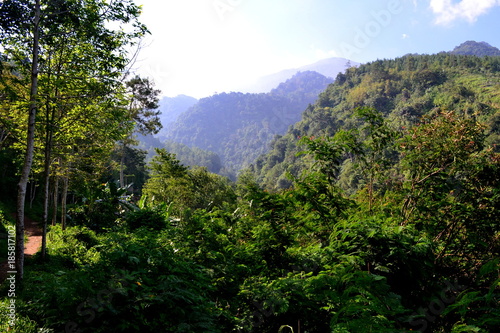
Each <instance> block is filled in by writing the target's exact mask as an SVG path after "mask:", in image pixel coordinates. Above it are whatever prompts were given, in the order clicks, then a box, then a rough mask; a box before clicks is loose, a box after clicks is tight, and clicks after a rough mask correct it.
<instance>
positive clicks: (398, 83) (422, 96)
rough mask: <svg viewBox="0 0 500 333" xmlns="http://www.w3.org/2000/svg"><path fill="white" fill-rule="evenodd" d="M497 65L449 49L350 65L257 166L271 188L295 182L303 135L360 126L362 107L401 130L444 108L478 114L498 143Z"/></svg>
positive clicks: (349, 179)
mask: <svg viewBox="0 0 500 333" xmlns="http://www.w3.org/2000/svg"><path fill="white" fill-rule="evenodd" d="M499 70H500V58H477V57H473V56H462V55H454V54H449V53H440V54H437V55H420V56H419V55H417V56H415V55H408V56H405V57H401V58H398V59H394V60H385V61H375V62H372V63H369V64H365V65H361V66H360V67H359V68H350V69H349V70H347V71H346V73H345V74H339V75H338V76H337V79H336V80H335V82H334V83H333V84H332V85H330V86H329V87H328V88H327V89H326V91H325V92H323V93H322V94H321V95H320V97H319V98H318V100H317V102H316V103H315V104H314V105H312V106H309V107H308V108H307V109H306V111H305V112H304V113H303V115H302V119H301V121H300V122H298V123H297V124H295V125H294V126H293V127H292V128H291V129H289V131H288V132H287V133H286V134H285V135H284V136H282V137H279V138H276V139H275V140H274V141H273V142H272V144H271V148H270V152H269V153H268V154H266V155H263V156H261V157H259V159H258V160H257V161H256V163H254V164H253V165H252V167H251V170H252V171H253V172H255V173H256V175H257V177H258V179H259V181H260V182H261V183H262V184H263V185H264V186H265V187H266V188H269V189H278V188H286V187H288V186H290V185H291V181H290V180H289V177H288V176H287V175H288V173H289V172H290V173H292V174H293V175H296V176H297V175H299V174H300V172H301V170H304V169H305V168H306V166H307V165H308V164H307V162H306V161H305V160H304V159H300V158H299V157H297V153H298V152H299V151H301V150H303V149H304V147H303V146H300V145H299V144H298V141H299V138H300V137H304V136H315V137H318V136H322V135H327V136H333V135H334V134H335V133H336V132H337V131H339V130H340V129H344V130H349V129H354V128H359V127H360V126H362V122H360V120H359V119H356V118H355V117H354V116H353V110H354V109H355V108H358V107H364V106H366V107H372V108H375V109H376V110H378V111H380V112H381V113H382V114H383V115H384V117H385V119H386V120H387V121H389V122H390V125H391V127H392V128H394V129H396V130H399V131H402V129H403V128H409V127H410V126H412V125H415V124H417V123H418V122H419V121H420V120H421V119H422V117H423V116H425V115H428V114H434V113H436V112H437V111H438V110H455V111H456V112H459V113H460V114H463V115H469V116H471V115H474V116H476V117H478V119H480V120H481V121H483V122H485V124H486V132H485V133H486V135H487V138H486V142H487V143H488V144H490V145H493V144H496V143H499V141H500V140H499V139H500V136H499V133H500V111H499V110H500V84H499V83H498V82H500V73H499ZM496 149H497V150H498V148H496ZM342 170H343V173H341V175H340V178H341V179H342V180H343V184H344V187H345V188H347V189H349V188H350V190H351V191H353V190H355V188H356V186H357V184H356V181H355V179H356V177H357V176H356V171H355V170H354V171H353V165H352V164H349V163H346V164H345V165H344V166H343V169H342Z"/></svg>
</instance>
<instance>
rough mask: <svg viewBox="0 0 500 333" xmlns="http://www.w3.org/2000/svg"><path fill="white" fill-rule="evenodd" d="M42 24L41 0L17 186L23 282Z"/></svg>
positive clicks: (18, 249)
mask: <svg viewBox="0 0 500 333" xmlns="http://www.w3.org/2000/svg"><path fill="white" fill-rule="evenodd" d="M39 23H40V0H36V2H35V19H34V21H33V50H32V59H31V60H32V64H31V89H30V108H29V115H28V133H27V141H26V155H25V158H24V165H23V169H22V171H21V178H20V180H19V184H18V185H17V219H16V271H17V278H18V280H19V281H22V279H23V277H24V205H25V201H26V187H27V185H28V180H29V175H30V172H31V165H32V164H33V153H34V147H35V120H36V111H37V94H38V43H39V38H40V34H39Z"/></svg>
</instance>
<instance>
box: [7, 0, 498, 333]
mask: <svg viewBox="0 0 500 333" xmlns="http://www.w3.org/2000/svg"><path fill="white" fill-rule="evenodd" d="M140 12H141V8H140V7H138V6H136V5H134V4H133V3H132V2H130V1H125V0H122V1H120V0H117V1H104V0H93V1H81V0H74V1H73V0H72V1H47V2H44V3H43V6H42V5H41V2H40V1H38V0H36V1H34V2H33V1H24V0H8V1H7V0H5V1H2V2H0V45H1V46H2V51H4V54H3V55H2V58H1V62H0V64H1V67H0V69H1V71H0V88H1V90H0V175H1V177H0V186H1V191H0V258H1V265H0V277H1V278H2V280H1V285H0V292H1V294H0V331H1V332H15V333H42V332H43V333H56V332H57V333H60V332H64V333H70V332H71V333H75V332H81V333H108V332H116V333H119V332H122V333H132V332H141V333H143V332H172V333H174V332H175V333H199V332H203V333H227V332H252V333H280V332H281V333H285V332H287V333H288V332H292V333H295V332H303V333H304V332H307V333H323V332H333V333H358V332H363V333H364V332H386V333H393V332H415V331H419V332H451V333H465V332H471V333H472V332H479V333H489V332H499V331H500V307H499V304H500V224H499V221H500V152H499V151H500V147H499V146H498V143H499V141H500V133H499V131H500V114H499V109H500V77H499V75H500V74H499V71H500V58H498V57H483V58H479V57H475V56H462V55H453V54H449V53H442V54H437V55H428V56H424V55H422V56H414V55H408V56H405V57H402V58H397V59H394V60H384V61H376V62H372V63H369V64H366V65H363V66H360V67H359V68H350V69H348V70H347V71H346V73H345V74H339V75H338V76H337V79H336V80H335V82H334V83H333V84H330V85H329V86H328V88H327V89H326V90H324V92H323V93H322V94H321V95H320V97H319V99H317V101H316V102H315V103H314V105H310V106H309V107H307V108H306V106H307V104H308V103H309V101H310V100H311V99H315V96H316V94H317V93H318V92H319V90H321V89H324V87H325V86H326V84H327V83H328V82H329V80H328V79H326V78H325V77H323V76H320V75H319V74H316V73H301V74H299V75H297V76H296V77H295V78H293V79H292V80H290V81H287V82H285V83H284V84H282V85H280V86H279V87H277V88H276V89H274V90H273V91H271V92H270V93H269V94H257V95H252V94H239V93H230V94H219V95H216V96H213V97H210V98H206V99H202V100H200V101H199V103H198V104H197V105H195V106H193V107H192V108H191V109H190V111H189V112H187V113H185V114H184V116H182V117H181V118H182V119H181V120H180V121H179V123H178V125H176V126H177V128H176V130H175V132H174V134H175V135H174V136H175V137H176V138H178V139H179V140H180V141H181V142H183V141H182V140H184V142H186V143H189V144H192V145H198V146H201V147H203V148H206V149H211V150H212V152H211V153H206V152H205V153H202V152H201V151H200V150H198V149H190V148H186V146H184V145H182V144H179V143H175V144H174V143H169V144H168V148H169V149H170V150H167V149H158V148H157V149H155V156H154V157H152V159H151V161H150V162H149V163H147V162H146V154H147V152H145V151H142V150H140V149H138V148H137V147H136V146H135V142H136V141H135V139H134V136H135V134H136V133H140V134H141V135H147V134H151V133H158V131H159V130H160V127H161V126H160V123H159V111H158V102H159V98H158V96H159V93H160V92H159V91H158V90H157V89H156V88H155V87H154V85H153V83H152V82H151V81H150V80H149V79H145V78H141V77H139V76H130V75H127V74H128V71H127V69H128V67H127V64H129V62H130V60H131V59H130V55H128V53H127V51H126V50H127V49H129V48H130V47H131V46H133V45H136V43H137V42H138V41H137V40H138V39H139V38H140V37H143V36H144V35H145V34H147V33H148V30H147V29H146V27H145V26H144V25H142V24H141V23H140V22H139V21H138V16H139V14H140ZM118 26H120V27H123V26H128V27H130V28H131V30H130V31H129V32H125V31H124V30H122V29H121V28H120V29H119V30H118V31H115V30H113V29H112V27H118ZM321 87H323V88H321ZM304 108H305V110H306V111H305V112H304V113H303V114H302V120H301V121H299V122H298V123H296V124H294V125H293V126H291V127H290V128H289V130H288V132H286V130H287V128H288V123H289V122H293V121H295V120H294V119H295V117H299V115H300V112H301V111H302V110H303V109H304ZM180 124H182V125H183V127H182V128H181V126H180ZM280 132H281V133H285V132H286V134H284V135H283V136H281V137H278V138H276V139H275V140H274V141H273V145H272V150H271V151H270V152H269V153H268V154H266V155H263V156H262V157H261V158H260V159H259V160H258V161H257V162H256V164H255V165H254V166H253V167H251V168H249V169H248V170H246V171H245V172H242V173H241V174H240V175H239V177H238V179H237V181H236V182H233V181H231V180H230V179H228V178H227V177H224V176H221V175H218V174H215V173H213V172H211V171H217V169H219V172H220V168H221V167H222V163H221V160H220V159H219V157H218V155H217V154H215V152H219V153H220V155H221V156H223V161H222V162H224V163H228V164H229V165H230V166H232V167H235V168H236V167H238V166H240V165H245V164H246V163H249V162H250V161H251V160H252V159H253V157H254V156H255V155H254V154H256V153H259V152H262V151H264V149H263V148H262V147H263V145H264V144H265V143H266V142H267V141H268V140H269V139H270V138H271V137H272V136H273V135H274V134H275V133H280ZM181 134H182V135H181ZM187 135H189V137H187ZM231 142H235V144H232V143H231ZM156 143H157V142H156ZM156 143H154V142H152V143H151V145H154V144H156ZM174 150H177V151H179V152H181V153H182V154H183V155H185V156H187V157H188V159H189V158H191V161H190V163H193V164H194V163H197V162H196V161H199V160H203V161H204V162H205V163H207V165H210V168H211V170H208V169H207V168H206V167H199V166H195V165H192V166H187V165H184V164H183V163H181V162H180V161H179V160H178V159H177V158H176V155H175V154H174V153H172V151H174ZM264 187H266V188H264ZM16 196H17V200H14V199H13V198H15V197H16ZM25 217H26V218H25ZM28 218H29V220H30V223H29V226H30V228H29V231H30V233H25V231H28V229H26V228H25V221H27V220H28ZM37 222H38V224H37ZM40 238H41V239H40ZM25 239H26V240H27V241H28V242H31V241H32V240H34V239H38V240H39V241H40V242H41V246H40V251H39V252H38V253H36V254H34V255H33V253H32V252H29V253H28V252H25V251H24V245H25ZM25 254H27V255H26V256H25Z"/></svg>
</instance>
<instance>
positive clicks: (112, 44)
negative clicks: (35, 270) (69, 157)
mask: <svg viewBox="0 0 500 333" xmlns="http://www.w3.org/2000/svg"><path fill="white" fill-rule="evenodd" d="M139 14H140V8H139V7H138V6H136V5H135V4H133V2H132V1H131V0H120V1H111V2H108V1H104V0H69V1H60V0H46V1H42V0H36V1H35V2H34V3H33V1H30V0H6V1H3V2H2V3H1V4H0V27H1V40H0V42H1V43H2V45H3V46H4V49H5V53H6V55H7V57H9V61H11V62H14V63H16V66H17V69H18V71H19V73H20V75H26V73H27V72H26V70H25V68H26V63H28V64H29V65H30V71H29V74H30V77H31V82H30V84H29V86H30V93H29V117H28V128H27V134H26V148H25V161H24V166H23V168H22V172H21V178H20V181H19V184H18V198H17V223H16V225H17V227H16V230H17V245H16V259H17V260H16V268H17V272H18V278H19V279H20V280H22V278H23V265H24V242H23V238H24V204H25V197H26V187H27V184H28V180H29V175H30V172H31V167H32V163H33V152H34V147H35V126H36V113H37V110H38V108H39V107H40V105H42V104H43V103H42V98H43V96H40V95H39V92H38V80H39V76H40V75H41V74H42V72H43V74H46V73H47V72H44V71H46V70H48V71H49V72H50V70H51V68H50V66H46V64H50V61H48V59H49V57H50V56H51V55H53V54H52V52H50V51H51V50H54V49H57V48H58V47H60V44H59V42H60V40H61V39H66V40H72V41H73V42H74V44H73V45H71V47H73V48H74V49H75V52H73V53H71V55H70V56H69V57H68V58H67V59H66V63H67V64H68V65H69V66H71V65H73V66H74V67H75V68H77V67H78V68H79V73H77V72H75V71H71V73H70V75H66V76H65V74H66V73H64V72H62V73H59V76H58V77H57V80H59V82H62V81H64V80H68V79H69V80H70V82H75V83H76V82H78V83H80V84H82V83H85V84H86V85H87V86H88V87H93V89H92V90H91V91H93V92H96V91H99V90H98V89H99V88H105V89H103V90H102V91H103V92H110V91H112V90H113V89H117V87H119V85H120V82H119V80H118V79H119V77H120V76H122V72H123V70H124V69H125V67H126V65H127V63H128V61H129V59H128V56H127V53H126V51H125V46H127V45H130V44H133V42H134V40H135V39H137V38H138V37H141V36H142V35H144V33H146V32H147V29H146V28H145V26H144V25H142V24H140V23H139V22H138V21H137V17H138V16H139ZM110 22H117V23H118V24H119V25H120V28H119V29H118V30H113V29H111V28H110V26H111V25H110V24H109V23H110ZM125 24H128V25H129V26H132V28H131V31H129V32H127V31H125V29H124V28H122V25H125ZM28 28H29V29H28ZM27 31H29V32H30V33H28V32H27ZM75 46H77V47H75ZM28 51H29V52H28ZM75 74H76V75H75ZM77 85H78V84H76V86H77ZM85 93H86V94H87V96H85V97H86V98H92V97H94V96H92V94H88V93H89V90H88V89H87V90H85ZM80 97H83V96H80ZM47 138H48V139H50V136H49V137H47ZM46 144H48V145H49V146H50V144H51V143H50V140H46ZM45 158H47V159H48V158H50V154H46V156H45ZM47 165H49V166H50V162H47V163H45V166H46V168H47Z"/></svg>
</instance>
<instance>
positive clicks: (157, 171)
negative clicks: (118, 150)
mask: <svg viewBox="0 0 500 333" xmlns="http://www.w3.org/2000/svg"><path fill="white" fill-rule="evenodd" d="M156 151H157V154H158V155H157V156H155V157H154V158H153V160H152V161H151V178H150V179H149V180H148V181H147V183H146V185H145V187H144V190H143V193H144V195H147V196H148V198H150V200H151V201H152V202H158V203H165V204H173V214H174V215H176V216H181V215H182V214H183V213H184V212H185V211H186V210H188V209H198V208H210V207H222V206H223V205H224V204H225V202H229V203H231V202H233V201H234V200H235V196H234V190H233V188H232V186H231V185H230V184H229V180H227V179H226V178H224V177H222V176H218V175H216V174H212V173H209V172H208V171H207V170H206V168H192V169H189V168H188V167H186V166H184V165H182V164H181V163H180V162H179V161H178V160H177V159H176V158H175V155H174V154H171V153H169V152H167V151H166V150H165V149H157V150H156Z"/></svg>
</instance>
